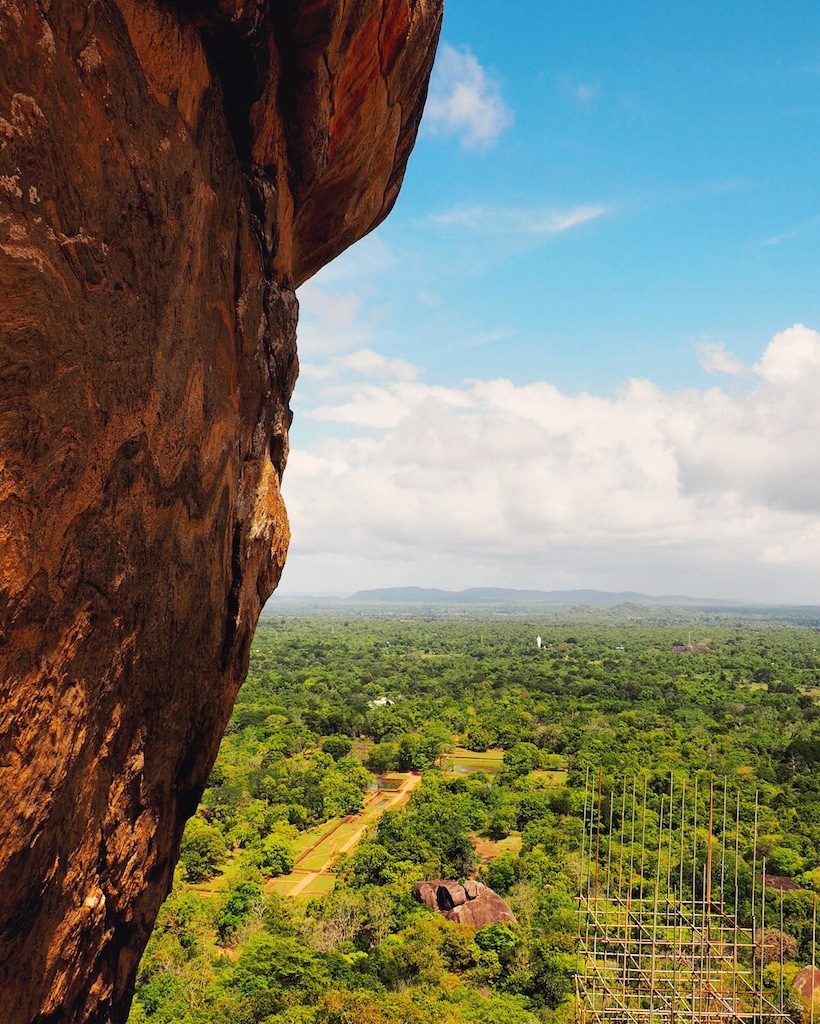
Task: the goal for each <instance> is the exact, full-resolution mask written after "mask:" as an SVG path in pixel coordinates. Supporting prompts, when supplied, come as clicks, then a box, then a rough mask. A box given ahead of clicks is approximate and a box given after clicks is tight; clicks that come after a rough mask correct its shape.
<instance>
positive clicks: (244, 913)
mask: <svg viewBox="0 0 820 1024" xmlns="http://www.w3.org/2000/svg"><path fill="white" fill-rule="evenodd" d="M261 904H262V887H261V886H260V885H258V884H257V883H256V882H248V881H241V882H234V883H233V884H232V885H231V886H229V888H228V894H227V896H226V897H225V899H224V901H223V902H222V905H221V906H220V908H219V911H218V912H217V915H216V921H215V922H214V923H215V924H216V932H217V935H218V936H219V941H220V942H228V941H229V940H230V939H231V938H232V937H233V935H234V933H235V932H236V931H237V929H239V928H240V927H241V926H242V925H243V924H245V922H246V921H247V920H248V919H249V918H250V916H251V914H252V912H253V910H254V908H257V907H260V906H261Z"/></svg>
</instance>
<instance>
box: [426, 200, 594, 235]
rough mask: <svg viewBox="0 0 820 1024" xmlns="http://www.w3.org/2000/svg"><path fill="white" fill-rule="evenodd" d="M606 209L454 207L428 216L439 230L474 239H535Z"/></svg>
mask: <svg viewBox="0 0 820 1024" xmlns="http://www.w3.org/2000/svg"><path fill="white" fill-rule="evenodd" d="M608 210H609V207H607V206H604V205H595V206H575V207H572V208H571V209H569V210H555V209H551V208H549V207H527V206H456V207H453V208H452V209H450V210H443V211H442V212H440V213H433V214H430V218H429V219H430V221H431V222H432V223H433V224H436V225H437V226H438V227H442V228H453V229H456V230H461V231H466V232H469V233H470V234H476V235H535V236H539V237H547V238H549V237H551V236H553V235H560V234H563V232H565V231H569V230H571V229H572V228H575V227H578V225H580V224H585V223H587V221H591V220H596V219H597V218H598V217H602V216H603V215H604V214H605V213H607V211H608Z"/></svg>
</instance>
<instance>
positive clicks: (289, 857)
mask: <svg viewBox="0 0 820 1024" xmlns="http://www.w3.org/2000/svg"><path fill="white" fill-rule="evenodd" d="M292 831H293V830H292V829H288V830H287V831H286V830H285V828H282V829H277V830H276V831H275V832H271V834H270V835H269V836H265V838H264V839H263V840H262V842H261V843H260V844H259V867H260V868H261V869H262V871H263V872H264V873H265V874H266V875H286V874H287V873H288V872H289V871H292V870H293V861H294V857H295V854H294V851H293V837H292V834H291V833H292Z"/></svg>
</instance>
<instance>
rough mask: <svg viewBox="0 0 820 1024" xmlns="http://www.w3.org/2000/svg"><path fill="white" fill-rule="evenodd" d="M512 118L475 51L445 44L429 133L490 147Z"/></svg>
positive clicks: (427, 115) (428, 115)
mask: <svg viewBox="0 0 820 1024" xmlns="http://www.w3.org/2000/svg"><path fill="white" fill-rule="evenodd" d="M512 121H513V115H512V111H511V110H510V108H509V107H508V106H507V104H506V103H505V102H504V99H503V97H502V95H501V89H500V87H499V85H498V83H497V82H496V81H495V80H494V79H493V78H492V77H491V76H490V75H488V74H487V72H486V71H485V69H484V68H483V67H482V66H481V64H480V63H479V61H478V58H477V57H476V56H475V54H474V53H472V52H471V50H470V49H469V48H468V47H466V46H463V47H459V48H456V47H454V46H451V45H450V44H449V43H442V45H441V47H440V48H439V52H438V57H437V59H436V66H435V68H434V70H433V78H432V81H431V83H430V95H429V97H428V100H427V107H426V109H425V112H424V130H425V131H426V133H427V134H429V135H439V136H443V137H448V138H457V139H458V140H459V142H460V143H461V145H462V147H463V148H464V149H486V148H487V147H489V146H492V145H493V143H495V142H496V141H497V140H498V138H499V136H500V135H501V133H502V132H503V131H504V130H505V129H506V128H508V127H509V126H510V125H511V124H512Z"/></svg>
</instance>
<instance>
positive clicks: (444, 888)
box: [413, 878, 515, 928]
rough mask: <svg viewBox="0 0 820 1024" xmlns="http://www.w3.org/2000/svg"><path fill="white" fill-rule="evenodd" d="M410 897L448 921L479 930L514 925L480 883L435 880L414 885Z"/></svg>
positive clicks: (492, 892) (505, 907)
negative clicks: (495, 925) (491, 925)
mask: <svg viewBox="0 0 820 1024" xmlns="http://www.w3.org/2000/svg"><path fill="white" fill-rule="evenodd" d="M413 895H414V896H415V897H416V899H417V900H419V902H421V903H423V904H424V905H425V906H427V907H429V908H430V909H431V910H437V911H438V912H439V913H440V914H443V915H444V917H446V918H447V920H448V921H455V922H456V923H457V924H469V925H472V926H473V928H483V927H485V925H488V924H515V914H513V912H512V911H511V910H510V908H509V906H508V905H507V902H506V900H503V899H502V898H501V897H500V896H499V895H498V893H497V892H495V890H493V889H491V888H490V887H489V886H488V885H484V883H483V882H476V881H474V880H473V879H468V880H467V881H466V882H464V884H463V885H462V884H461V882H452V881H448V880H447V879H443V878H437V879H433V880H431V881H429V882H417V883H416V884H415V885H414V886H413Z"/></svg>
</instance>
